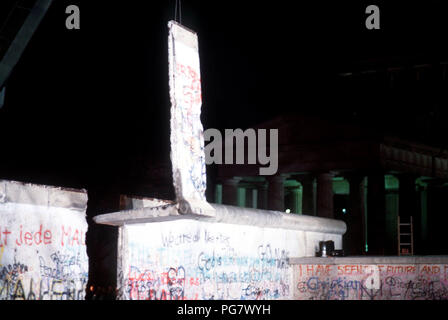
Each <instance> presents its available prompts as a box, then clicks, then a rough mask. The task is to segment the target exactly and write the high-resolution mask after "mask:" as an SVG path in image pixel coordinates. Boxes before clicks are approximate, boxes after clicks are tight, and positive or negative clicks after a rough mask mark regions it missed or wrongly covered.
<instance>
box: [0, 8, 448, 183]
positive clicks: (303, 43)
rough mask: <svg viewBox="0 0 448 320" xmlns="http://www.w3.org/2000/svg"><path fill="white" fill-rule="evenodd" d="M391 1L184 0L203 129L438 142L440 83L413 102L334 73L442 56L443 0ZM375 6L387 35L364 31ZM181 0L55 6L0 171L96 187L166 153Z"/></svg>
mask: <svg viewBox="0 0 448 320" xmlns="http://www.w3.org/2000/svg"><path fill="white" fill-rule="evenodd" d="M336 2H337V3H336ZM390 2H391V1H388V4H385V3H383V2H378V1H371V2H365V3H364V2H362V1H326V2H322V1H313V2H311V1H309V2H308V3H307V4H304V3H302V2H292V1H261V2H260V1H205V0H203V1H199V0H196V1H194V0H184V1H182V24H184V25H185V26H187V27H188V28H190V29H193V30H195V31H196V32H197V33H198V35H199V46H200V58H201V70H202V90H203V116H202V119H203V123H204V127H205V128H218V129H224V128H240V127H241V128H248V127H250V126H253V125H255V124H258V123H260V122H262V121H265V120H268V119H271V118H273V117H275V116H277V115H280V114H285V113H302V114H313V115H318V116H320V117H330V118H333V119H334V120H335V121H358V122H361V123H366V124H368V125H371V126H373V127H375V128H377V129H378V130H386V131H387V132H392V133H394V134H397V135H400V134H402V135H403V136H404V137H411V138H413V137H415V138H418V139H427V140H426V141H424V142H433V143H435V144H440V145H443V144H444V141H445V140H446V139H445V136H444V135H443V133H444V130H443V129H444V126H443V124H444V123H445V122H446V121H447V120H448V112H447V111H446V110H447V106H448V104H447V98H446V97H447V95H446V91H447V90H446V88H445V89H444V88H441V87H440V83H438V82H436V83H435V85H431V84H430V85H428V86H427V88H425V89H424V90H423V91H421V93H420V96H419V97H417V98H416V97H415V96H414V95H411V91H412V90H411V89H410V87H406V88H405V89H404V90H403V92H401V93H400V94H399V95H397V94H396V93H394V94H391V93H390V92H389V91H387V90H386V89H384V88H385V87H386V86H385V85H384V83H383V82H382V80H381V79H380V80H378V81H370V82H369V81H366V82H361V83H357V82H356V81H355V83H352V84H350V85H348V84H347V83H346V82H344V81H342V80H341V77H340V76H338V74H340V73H343V72H352V71H354V70H356V69H357V68H358V69H359V68H361V69H363V68H364V69H365V68H372V67H371V66H373V67H378V68H384V67H391V66H396V65H399V66H403V65H412V64H422V63H434V62H441V61H448V54H447V50H446V48H445V43H446V41H447V30H448V17H447V15H448V11H447V10H444V8H443V7H442V5H441V3H443V1H417V3H414V2H412V4H410V3H409V2H407V1H393V5H392V4H390ZM69 4H76V5H79V8H80V10H81V29H80V30H67V29H66V28H65V19H66V16H67V15H66V14H65V8H66V6H67V5H69ZM368 4H377V5H378V6H379V7H380V9H381V30H374V31H369V30H367V29H366V28H365V25H364V23H365V19H366V17H367V15H366V14H365V8H366V7H367V5H368ZM174 5H175V1H174V0H170V1H116V2H115V1H114V2H112V1H98V0H95V1H87V0H84V1H80V0H78V1H75V0H73V1H65V0H56V1H54V3H53V5H52V6H51V7H50V10H49V12H48V13H47V15H46V16H45V18H44V20H43V22H42V23H41V25H40V27H39V29H38V30H37V31H36V33H35V35H34V37H33V38H32V40H31V42H30V44H29V46H28V47H27V49H26V51H25V53H24V55H23V56H22V59H21V60H20V62H19V64H18V65H17V67H16V68H15V70H14V72H13V74H12V75H11V77H10V78H9V81H8V83H7V92H6V103H5V106H4V107H3V109H1V110H0V136H1V137H2V140H1V141H2V147H1V150H2V151H1V155H0V177H1V178H7V179H13V180H22V181H30V182H38V183H46V184H51V185H61V186H70V187H88V186H89V184H91V183H94V182H95V181H96V182H98V181H105V182H104V183H107V181H109V180H108V179H120V175H126V172H127V171H128V170H130V169H135V168H132V167H135V166H136V162H135V159H137V158H138V159H141V158H142V157H143V159H145V160H144V161H147V162H148V163H152V161H154V163H156V161H159V160H162V161H163V160H167V159H169V108H170V105H169V96H168V62H167V61H168V58H167V35H168V29H167V22H168V21H169V20H172V19H173V18H174ZM445 84H446V82H445ZM434 112H436V116H437V118H438V120H437V121H438V122H437V123H439V126H438V127H437V128H435V129H434V130H435V131H434V134H433V135H426V136H422V135H419V134H418V133H415V130H414V129H413V127H412V124H413V123H414V122H415V120H416V119H419V118H421V117H422V116H423V117H424V116H428V117H429V116H434ZM384 119H388V121H385V120H384ZM384 123H386V124H388V125H385V124H384ZM413 134H415V136H413ZM422 137H423V138H422ZM425 137H426V138H425ZM435 137H438V139H435Z"/></svg>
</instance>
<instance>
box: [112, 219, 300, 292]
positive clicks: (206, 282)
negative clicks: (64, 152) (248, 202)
mask: <svg viewBox="0 0 448 320" xmlns="http://www.w3.org/2000/svg"><path fill="white" fill-rule="evenodd" d="M125 228H126V232H127V234H126V236H127V238H128V244H127V248H128V250H127V254H126V256H125V257H124V258H123V261H126V263H125V265H123V268H122V272H121V274H120V275H119V277H118V283H121V288H119V289H120V290H119V296H120V298H121V299H131V300H134V299H135V300H158V299H162V300H198V299H199V300H216V299H219V300H220V299H241V300H256V299H291V298H292V293H293V290H292V288H291V284H292V268H291V267H290V265H289V256H290V253H291V252H295V251H296V250H297V247H296V245H297V244H296V243H297V241H294V240H293V237H294V232H293V231H288V230H287V231H286V232H285V230H283V231H280V230H275V229H260V228H255V227H250V226H235V225H226V224H220V225H217V224H211V223H205V222H193V221H185V220H184V221H177V222H170V223H166V222H165V223H163V222H162V223H153V224H146V225H133V226H132V225H128V226H126V227H125ZM187 230H188V231H187ZM260 230H262V231H260ZM263 239H271V240H269V241H267V240H263Z"/></svg>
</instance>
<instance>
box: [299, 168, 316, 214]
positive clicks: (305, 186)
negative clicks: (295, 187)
mask: <svg viewBox="0 0 448 320" xmlns="http://www.w3.org/2000/svg"><path fill="white" fill-rule="evenodd" d="M294 178H295V179H296V180H297V181H299V182H300V184H301V185H302V214H305V215H310V216H314V215H316V208H315V206H314V197H315V190H314V189H315V188H314V180H315V179H314V177H313V176H312V175H308V174H307V175H297V176H295V177H294Z"/></svg>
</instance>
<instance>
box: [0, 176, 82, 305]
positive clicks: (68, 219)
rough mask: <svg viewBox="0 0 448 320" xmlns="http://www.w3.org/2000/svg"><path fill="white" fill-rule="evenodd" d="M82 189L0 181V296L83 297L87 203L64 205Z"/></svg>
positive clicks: (12, 297)
mask: <svg viewBox="0 0 448 320" xmlns="http://www.w3.org/2000/svg"><path fill="white" fill-rule="evenodd" d="M80 194H81V198H83V199H84V198H85V201H84V202H85V203H84V206H85V204H86V195H85V194H82V193H79V192H73V191H71V192H65V191H63V190H60V189H57V188H49V187H44V186H35V185H24V184H20V183H15V182H5V181H0V300H78V299H84V296H85V286H86V283H87V277H88V260H87V259H88V258H87V253H86V245H85V232H86V230H87V222H86V220H85V208H84V210H83V209H80V208H64V207H62V206H64V205H66V204H70V202H71V199H70V198H71V197H73V195H75V197H76V198H77V199H78V200H79V198H80V197H79V195H80ZM81 202H83V201H82V200H81ZM45 203H46V205H45ZM51 203H54V204H55V206H51ZM59 205H60V206H59Z"/></svg>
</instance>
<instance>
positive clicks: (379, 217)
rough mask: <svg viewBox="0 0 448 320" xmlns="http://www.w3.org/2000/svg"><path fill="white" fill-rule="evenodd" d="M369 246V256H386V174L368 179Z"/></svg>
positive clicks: (378, 174) (379, 174)
mask: <svg viewBox="0 0 448 320" xmlns="http://www.w3.org/2000/svg"><path fill="white" fill-rule="evenodd" d="M367 179H368V180H367V245H368V254H369V255H384V254H385V251H386V250H385V245H386V243H385V239H386V208H385V187H384V174H383V173H372V174H370V175H369V176H368V178H367Z"/></svg>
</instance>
